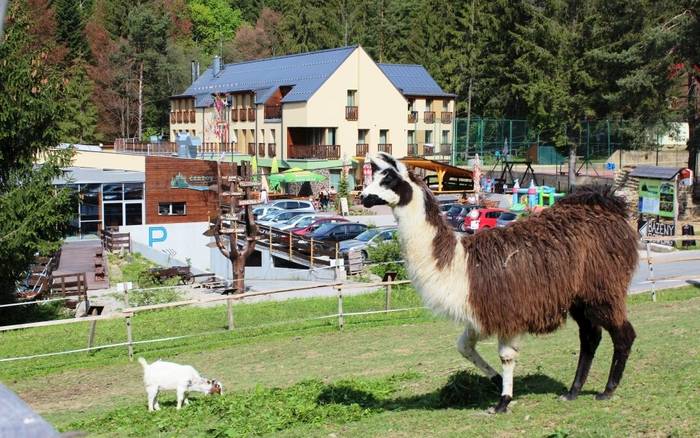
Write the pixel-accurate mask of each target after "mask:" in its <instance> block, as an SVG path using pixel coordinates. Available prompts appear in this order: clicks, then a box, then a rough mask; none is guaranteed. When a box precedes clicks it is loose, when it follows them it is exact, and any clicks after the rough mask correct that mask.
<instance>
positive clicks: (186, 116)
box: [170, 110, 195, 123]
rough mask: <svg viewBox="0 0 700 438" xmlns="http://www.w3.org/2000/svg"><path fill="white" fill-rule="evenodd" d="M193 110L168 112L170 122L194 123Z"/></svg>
mask: <svg viewBox="0 0 700 438" xmlns="http://www.w3.org/2000/svg"><path fill="white" fill-rule="evenodd" d="M194 118H195V112H194V110H175V111H171V112H170V123H194Z"/></svg>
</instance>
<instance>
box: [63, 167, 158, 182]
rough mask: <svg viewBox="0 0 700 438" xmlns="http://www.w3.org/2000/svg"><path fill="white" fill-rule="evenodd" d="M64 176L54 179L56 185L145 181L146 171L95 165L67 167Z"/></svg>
mask: <svg viewBox="0 0 700 438" xmlns="http://www.w3.org/2000/svg"><path fill="white" fill-rule="evenodd" d="M63 172H64V175H63V177H60V178H56V179H54V181H53V183H54V184H56V185H62V184H93V183H98V184H99V183H103V184H109V183H129V182H136V183H139V182H141V183H142V182H144V181H146V175H145V173H144V172H137V171H134V170H111V169H96V168H93V167H67V168H65V169H63Z"/></svg>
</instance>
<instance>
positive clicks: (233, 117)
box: [231, 108, 238, 122]
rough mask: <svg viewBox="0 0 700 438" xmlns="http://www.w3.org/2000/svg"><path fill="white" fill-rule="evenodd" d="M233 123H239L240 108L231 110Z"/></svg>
mask: <svg viewBox="0 0 700 438" xmlns="http://www.w3.org/2000/svg"><path fill="white" fill-rule="evenodd" d="M231 121H232V122H237V121H238V108H233V109H232V110H231Z"/></svg>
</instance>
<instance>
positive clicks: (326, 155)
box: [289, 144, 340, 160]
mask: <svg viewBox="0 0 700 438" xmlns="http://www.w3.org/2000/svg"><path fill="white" fill-rule="evenodd" d="M289 158H296V159H308V158H313V159H319V160H338V159H340V146H339V145H328V144H310V145H301V144H295V145H290V146H289Z"/></svg>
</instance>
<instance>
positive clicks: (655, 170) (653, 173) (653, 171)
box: [630, 166, 680, 179]
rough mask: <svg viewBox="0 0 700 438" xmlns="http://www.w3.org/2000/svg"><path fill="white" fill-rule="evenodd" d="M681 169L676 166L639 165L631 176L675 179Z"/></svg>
mask: <svg viewBox="0 0 700 438" xmlns="http://www.w3.org/2000/svg"><path fill="white" fill-rule="evenodd" d="M678 172H680V169H678V168H676V167H659V166H637V167H635V168H634V170H632V172H630V176H636V177H637V178H654V179H673V177H675V176H676V174H677V173H678Z"/></svg>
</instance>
